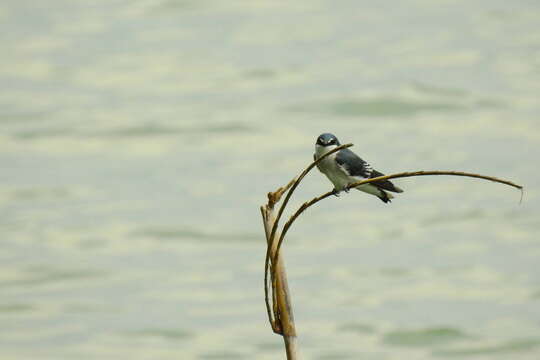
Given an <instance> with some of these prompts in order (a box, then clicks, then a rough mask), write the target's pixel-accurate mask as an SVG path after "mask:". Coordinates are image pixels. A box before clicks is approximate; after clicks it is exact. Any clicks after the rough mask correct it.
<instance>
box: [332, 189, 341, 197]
mask: <svg viewBox="0 0 540 360" xmlns="http://www.w3.org/2000/svg"><path fill="white" fill-rule="evenodd" d="M339 193H340V191H338V190H337V189H336V188H333V189H332V194H333V195H334V196H335V197H339Z"/></svg>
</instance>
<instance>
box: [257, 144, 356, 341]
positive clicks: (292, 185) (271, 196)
mask: <svg viewBox="0 0 540 360" xmlns="http://www.w3.org/2000/svg"><path fill="white" fill-rule="evenodd" d="M351 146H353V144H344V145H341V146H339V147H337V148H335V149H333V150H332V151H329V152H328V153H326V154H324V155H323V156H321V157H320V158H319V159H317V160H315V161H313V162H312V163H311V164H310V165H309V166H308V167H307V168H306V169H305V170H304V171H302V173H300V175H298V176H297V177H296V178H294V179H293V180H291V181H290V182H289V183H288V184H287V185H286V186H284V187H282V188H279V189H278V190H276V191H275V192H273V193H268V204H267V205H266V209H270V210H272V212H273V209H274V205H275V204H276V203H278V202H279V200H280V199H281V197H282V196H283V194H284V193H285V192H286V191H287V190H289V189H290V190H289V192H288V193H287V196H285V200H283V203H282V204H281V206H280V208H279V211H278V214H277V217H276V218H275V220H274V221H273V223H272V226H271V229H272V230H271V231H270V234H268V233H267V234H266V239H267V243H268V246H267V248H266V256H265V261H264V295H265V296H264V299H265V304H266V312H267V313H268V321H269V322H270V325H271V326H272V330H274V332H275V333H278V334H281V333H280V332H279V331H276V330H277V327H276V321H275V319H276V318H277V317H278V316H277V310H276V306H275V304H276V301H275V298H274V297H273V304H274V306H273V313H274V316H273V317H272V309H271V308H272V307H271V306H270V301H269V298H268V292H269V291H268V274H269V273H271V274H272V273H273V271H272V272H269V271H268V270H269V267H270V260H272V259H273V260H274V261H273V263H276V261H275V260H277V255H276V256H270V252H271V251H272V249H273V248H274V246H275V244H276V243H275V238H276V231H277V228H278V225H279V220H280V219H281V215H283V211H284V210H285V207H286V206H287V204H288V203H289V199H290V198H291V196H292V194H293V192H294V190H295V189H296V187H297V186H298V184H300V182H301V181H302V179H303V178H304V177H305V176H306V175H307V173H308V172H309V171H310V170H311V169H313V168H314V167H315V166H316V165H317V164H318V163H319V162H320V161H322V160H323V159H324V158H326V157H327V156H329V155H331V154H333V153H335V152H336V151H339V150H341V149H345V148H348V147H351ZM261 211H263V210H262V209H261ZM263 219H265V215H264V212H263ZM265 223H266V220H265ZM280 238H281V237H280ZM275 289H276V279H275V278H272V294H273V295H275V293H276V291H275Z"/></svg>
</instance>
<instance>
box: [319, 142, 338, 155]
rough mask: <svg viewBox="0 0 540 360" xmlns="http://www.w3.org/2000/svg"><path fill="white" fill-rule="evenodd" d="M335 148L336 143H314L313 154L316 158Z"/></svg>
mask: <svg viewBox="0 0 540 360" xmlns="http://www.w3.org/2000/svg"><path fill="white" fill-rule="evenodd" d="M335 148H337V145H328V146H321V145H319V144H315V156H316V157H317V158H320V157H321V156H323V155H324V154H326V153H327V152H329V151H332V150H334V149H335ZM330 156H331V155H330Z"/></svg>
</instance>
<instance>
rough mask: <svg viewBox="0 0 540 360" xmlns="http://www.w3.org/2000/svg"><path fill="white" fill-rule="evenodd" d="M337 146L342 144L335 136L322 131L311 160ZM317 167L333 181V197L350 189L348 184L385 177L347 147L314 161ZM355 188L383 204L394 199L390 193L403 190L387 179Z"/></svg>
mask: <svg viewBox="0 0 540 360" xmlns="http://www.w3.org/2000/svg"><path fill="white" fill-rule="evenodd" d="M340 145H341V143H340V142H339V140H338V138H337V137H336V136H335V135H333V134H330V133H324V134H321V135H320V136H319V137H318V138H317V141H316V143H315V154H313V159H314V160H318V159H319V158H320V157H321V156H323V155H324V154H326V153H328V152H329V151H332V150H333V149H335V148H336V147H338V146H340ZM317 168H319V170H320V171H321V172H322V173H323V174H324V175H326V177H327V178H328V180H330V181H331V182H332V184H334V189H333V190H332V191H333V193H334V195H336V196H339V193H340V192H341V191H345V192H349V185H351V184H352V183H355V182H358V181H361V180H365V179H370V178H375V177H379V176H384V174H383V173H381V172H379V171H377V170H375V169H373V167H371V165H370V164H368V163H367V162H366V161H364V160H362V159H361V158H360V157H359V156H358V155H356V154H355V153H354V152H352V151H351V150H349V149H347V148H345V149H341V150H339V151H336V152H334V153H332V154H330V155H328V156H327V157H325V158H324V159H322V160H321V161H320V162H319V163H318V164H317ZM355 189H357V190H360V191H363V192H365V193H368V194H371V195H375V196H376V197H378V198H379V199H381V201H382V202H384V203H389V202H391V201H390V200H391V199H393V198H394V196H393V195H392V194H390V193H389V192H394V193H401V192H403V190H402V189H400V188H399V187H397V186H395V185H394V184H393V183H392V182H390V181H389V180H379V181H375V182H372V183H369V184H364V185H360V186H357V187H356V188H355Z"/></svg>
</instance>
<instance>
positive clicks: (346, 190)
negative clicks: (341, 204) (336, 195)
mask: <svg viewBox="0 0 540 360" xmlns="http://www.w3.org/2000/svg"><path fill="white" fill-rule="evenodd" d="M349 190H351V189H350V188H348V187H346V188H345V189H343V191H345V192H346V193H349Z"/></svg>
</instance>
